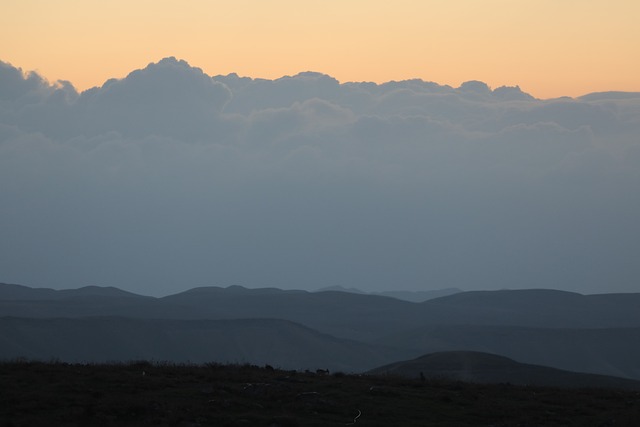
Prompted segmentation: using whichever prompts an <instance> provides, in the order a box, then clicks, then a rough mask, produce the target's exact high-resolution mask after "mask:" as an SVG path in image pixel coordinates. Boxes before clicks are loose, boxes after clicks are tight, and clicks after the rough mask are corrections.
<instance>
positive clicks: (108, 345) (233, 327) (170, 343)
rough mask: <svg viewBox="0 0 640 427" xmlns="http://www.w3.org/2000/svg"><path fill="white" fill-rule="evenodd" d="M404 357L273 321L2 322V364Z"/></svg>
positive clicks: (357, 367)
mask: <svg viewBox="0 0 640 427" xmlns="http://www.w3.org/2000/svg"><path fill="white" fill-rule="evenodd" d="M401 354H403V353H402V352H399V351H396V350H393V349H389V348H384V347H382V346H374V345H367V344H362V343H358V342H354V341H348V340H341V339H337V338H334V337H332V336H329V335H326V334H321V333H318V332H316V331H314V330H312V329H309V328H307V327H304V326H301V325H298V324H295V323H292V322H289V321H285V320H274V319H245V320H150V319H128V318H119V317H108V318H81V319H66V318H58V319H24V318H0V359H4V360H8V359H13V358H18V357H26V358H28V359H36V360H44V361H47V360H51V359H57V360H61V361H66V362H107V361H129V360H138V359H144V360H155V361H171V362H192V363H204V362H219V363H252V364H260V365H263V364H270V365H273V366H277V367H280V368H283V369H305V368H313V369H315V368H323V369H326V368H328V369H331V370H342V371H347V372H352V371H362V370H366V369H368V368H371V367H373V366H376V365H378V364H380V363H385V362H389V361H391V360H394V359H396V358H397V357H398V356H399V355H401Z"/></svg>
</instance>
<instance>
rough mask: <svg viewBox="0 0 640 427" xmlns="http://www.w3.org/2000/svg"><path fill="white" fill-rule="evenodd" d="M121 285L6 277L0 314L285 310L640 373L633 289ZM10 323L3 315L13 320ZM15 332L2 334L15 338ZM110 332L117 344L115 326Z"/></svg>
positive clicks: (273, 315) (352, 327)
mask: <svg viewBox="0 0 640 427" xmlns="http://www.w3.org/2000/svg"><path fill="white" fill-rule="evenodd" d="M122 292H123V291H119V290H117V289H113V288H98V287H87V288H82V289H80V290H68V291H53V290H46V289H45V290H42V289H30V288H27V287H20V286H18V285H0V318H5V320H6V319H8V318H13V319H15V318H21V319H31V320H33V321H34V322H35V321H45V322H46V321H47V319H49V320H50V319H63V318H64V319H66V320H65V321H66V322H67V323H65V325H66V327H68V328H70V329H69V331H72V330H74V328H79V327H80V325H82V324H86V322H87V320H86V319H87V318H95V317H102V318H114V317H117V318H128V319H129V320H130V321H132V322H134V321H135V322H143V321H149V322H151V323H153V322H155V321H158V322H160V323H158V324H157V325H156V326H154V327H156V328H160V326H159V325H161V324H166V325H168V324H169V323H162V322H173V321H176V322H178V321H244V320H251V319H254V320H255V319H279V320H283V321H287V322H293V323H295V324H298V325H302V326H303V327H305V328H309V330H313V331H315V332H317V333H320V334H324V335H326V336H331V337H332V338H333V339H337V340H349V341H350V342H357V343H358V344H359V345H364V346H365V347H366V348H371V346H373V347H375V348H379V349H381V348H386V349H390V350H391V351H392V352H393V354H395V355H397V356H398V358H397V359H395V360H398V359H409V358H411V357H416V356H418V355H420V354H425V353H428V352H437V351H454V350H455V351H458V350H459V351H462V350H467V351H482V352H489V353H494V354H500V355H503V356H507V357H511V358H514V359H516V360H519V361H521V362H526V363H531V364H539V365H545V366H550V367H555V368H559V369H565V370H575V371H584V372H590V373H597V374H605V375H614V376H622V377H626V378H634V379H640V310H639V309H638V307H640V294H637V293H633V294H600V295H581V294H577V293H571V292H564V291H554V290H545V289H531V290H503V291H482V292H480V291H475V292H461V293H456V294H452V295H448V296H443V297H439V298H434V299H431V300H428V301H425V302H421V303H415V302H408V301H402V300H399V299H396V298H391V297H385V296H380V295H369V294H356V293H351V292H343V291H335V290H334V291H323V292H308V291H302V290H281V289H277V288H262V289H247V288H244V287H241V286H233V287H229V288H221V287H199V288H194V289H190V290H188V291H185V292H181V293H178V294H174V295H168V296H165V297H162V298H154V297H144V296H140V295H135V294H130V293H122ZM20 296H22V297H20ZM19 297H20V299H19ZM5 320H3V321H5ZM76 321H77V325H75V323H74V322H76ZM7 322H8V321H7ZM12 322H13V323H11V322H9V323H7V324H12V325H16V323H15V322H16V321H15V320H13V321H12ZM83 322H84V323H83ZM74 325H75V326H74ZM16 328H17V329H14V330H13V332H11V331H12V330H11V329H10V328H9V329H6V330H5V332H3V334H5V335H2V334H0V340H3V339H5V338H6V337H9V336H12V337H14V338H15V337H16V336H18V335H20V332H19V331H23V330H24V328H23V326H20V327H18V326H16ZM100 330H101V331H107V330H108V329H104V328H103V329H100ZM185 331H186V329H185ZM70 333H71V334H72V335H73V333H72V332H70ZM185 333H186V332H185ZM15 334H18V335H15ZM42 336H46V335H42ZM14 338H12V339H11V340H8V341H6V339H5V341H6V342H7V343H9V342H14V341H15V339H14ZM7 339H8V338H7ZM215 339H220V338H215ZM12 340H13V341H12ZM105 340H107V341H112V342H113V343H114V344H113V345H120V344H117V343H118V342H119V341H118V339H117V337H115V336H113V335H107V337H106V338H105ZM149 345H150V346H157V345H159V344H153V345H152V344H149ZM279 345H282V346H284V343H281V344H279ZM292 345H293V344H292ZM23 347H24V348H23V350H24V352H25V353H29V354H42V352H41V351H40V350H38V344H37V340H36V341H31V342H30V344H28V345H27V344H25V345H24V346H23ZM294 347H295V345H294ZM365 347H363V348H365ZM13 348H14V349H16V347H15V346H14V347H13ZM289 348H292V347H289ZM299 348H300V351H301V352H303V353H304V352H305V351H307V350H303V349H308V351H312V350H310V349H311V347H308V346H304V345H303V346H300V347H299ZM194 351H195V350H194ZM238 351H239V350H238ZM314 351H315V350H314ZM18 353H19V351H17V350H16V352H14V353H12V354H14V355H17V354H18ZM320 353H321V352H320ZM320 353H318V354H320ZM325 355H326V353H325ZM185 357H186V356H185ZM388 361H389V362H391V361H393V360H388ZM362 363H364V364H366V363H367V362H366V361H365V362H362ZM354 366H355V365H354Z"/></svg>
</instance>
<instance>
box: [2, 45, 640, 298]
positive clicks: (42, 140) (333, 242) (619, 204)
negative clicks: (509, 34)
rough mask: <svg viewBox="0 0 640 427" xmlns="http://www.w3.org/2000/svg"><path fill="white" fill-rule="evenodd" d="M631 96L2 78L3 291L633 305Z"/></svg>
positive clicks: (635, 246)
mask: <svg viewBox="0 0 640 427" xmlns="http://www.w3.org/2000/svg"><path fill="white" fill-rule="evenodd" d="M638 135H640V96H638V95H637V94H628V93H608V94H592V95H588V96H585V97H582V98H579V99H568V98H567V99H558V100H548V101H542V100H537V99H534V98H533V97H531V96H529V95H528V94H526V93H524V92H522V91H521V90H520V89H519V88H517V87H510V88H507V87H502V88H497V89H491V88H490V87H488V86H487V85H486V84H484V83H482V82H468V83H465V84H463V85H461V87H459V88H452V87H449V86H441V85H438V84H436V83H432V82H424V81H421V80H409V81H403V82H389V83H385V84H374V83H355V82H351V83H340V82H338V81H336V80H335V79H333V78H332V77H330V76H326V75H323V74H320V73H311V72H306V73H301V74H297V75H294V76H288V77H283V78H280V79H276V80H264V79H252V78H247V77H239V76H237V75H235V74H232V75H228V76H214V77H211V76H208V75H206V74H205V73H203V72H202V70H200V69H197V68H193V67H191V66H189V64H187V63H186V62H184V61H179V60H176V59H174V58H167V59H163V60H162V61H160V62H158V63H154V64H150V65H149V66H148V67H146V68H144V69H141V70H136V71H134V72H132V73H131V74H129V75H128V76H127V77H126V78H124V79H121V80H109V81H107V82H106V83H105V84H104V85H103V86H102V87H98V88H93V89H91V90H88V91H85V92H83V93H77V92H76V91H75V89H74V88H73V87H72V86H71V85H70V84H69V83H65V82H57V83H50V82H47V81H46V80H44V79H43V78H42V77H40V76H38V75H37V74H35V73H24V72H23V71H22V70H20V69H17V68H15V67H13V66H11V65H9V64H6V63H0V200H1V202H2V203H1V205H2V208H1V209H0V271H2V274H3V277H0V280H1V281H5V282H16V283H25V284H33V285H40V286H53V287H64V286H80V285H86V284H100V285H113V286H120V287H123V288H126V289H131V290H134V291H139V292H147V293H151V294H162V293H168V292H172V291H177V290H180V289H185V288H188V287H192V286H196V285H231V284H242V285H246V286H254V287H257V286H281V287H285V288H306V289H313V288H318V287H321V286H328V285H336V284H338V285H343V286H355V287H358V288H362V289H371V290H380V289H391V288H405V289H430V288H443V287H449V286H458V287H461V288H464V289H492V288H524V287H555V288H560V289H569V290H578V291H583V292H608V291H633V290H637V289H636V286H637V277H638V276H639V275H640V267H639V266H637V262H636V260H637V256H638V254H640V243H639V242H640V231H638V230H639V229H638V227H637V226H636V224H635V223H636V220H637V218H638V217H639V216H640V198H639V197H638V196H637V188H639V184H640V173H639V172H638V171H640V140H639V139H638Z"/></svg>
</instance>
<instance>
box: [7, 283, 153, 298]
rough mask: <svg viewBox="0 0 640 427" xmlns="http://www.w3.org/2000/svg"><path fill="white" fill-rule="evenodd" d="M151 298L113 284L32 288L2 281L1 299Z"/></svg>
mask: <svg viewBox="0 0 640 427" xmlns="http://www.w3.org/2000/svg"><path fill="white" fill-rule="evenodd" d="M86 297H101V298H150V297H146V296H143V295H138V294H134V293H132V292H128V291H123V290H122V289H118V288H114V287H112V286H108V287H103V286H84V287H82V288H78V289H62V290H56V289H50V288H30V287H28V286H22V285H12V284H7V283H0V300H9V301H11V300H27V301H32V300H43V301H48V300H58V299H71V298H86Z"/></svg>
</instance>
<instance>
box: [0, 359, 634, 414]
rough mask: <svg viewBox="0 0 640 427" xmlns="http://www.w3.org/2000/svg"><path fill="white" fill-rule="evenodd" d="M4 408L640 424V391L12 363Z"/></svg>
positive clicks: (211, 368) (4, 382)
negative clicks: (639, 422)
mask: <svg viewBox="0 0 640 427" xmlns="http://www.w3.org/2000/svg"><path fill="white" fill-rule="evenodd" d="M0 402H2V404H1V405H0V426H38V425H55V426H145V425H147V426H159V425H175V426H208V425H210V426H272V427H277V426H281V427H288V426H332V425H335V426H344V425H356V426H392V425H397V426H426V425H428V426H554V425H557V426H560V425H561V426H636V425H638V421H639V420H640V393H638V392H633V391H621V390H600V389H571V390H567V389H559V388H541V387H517V386H512V385H508V384H503V385H478V384H465V383H460V382H451V381H444V380H427V381H419V380H407V379H400V378H394V377H381V376H378V377H376V376H355V375H353V376H352V375H343V374H339V373H338V374H331V375H326V374H325V375H318V374H312V373H302V372H293V371H281V370H277V369H275V370H274V369H270V368H268V367H267V368H258V367H255V366H239V365H238V366H235V365H233V366H225V365H217V364H211V365H205V366H191V365H162V364H150V363H147V362H138V363H130V364H101V365H72V364H63V363H39V362H10V363H2V364H0ZM358 414H361V415H360V416H359V417H358ZM356 417H358V418H357V419H356ZM354 421H355V424H353V423H354Z"/></svg>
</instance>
